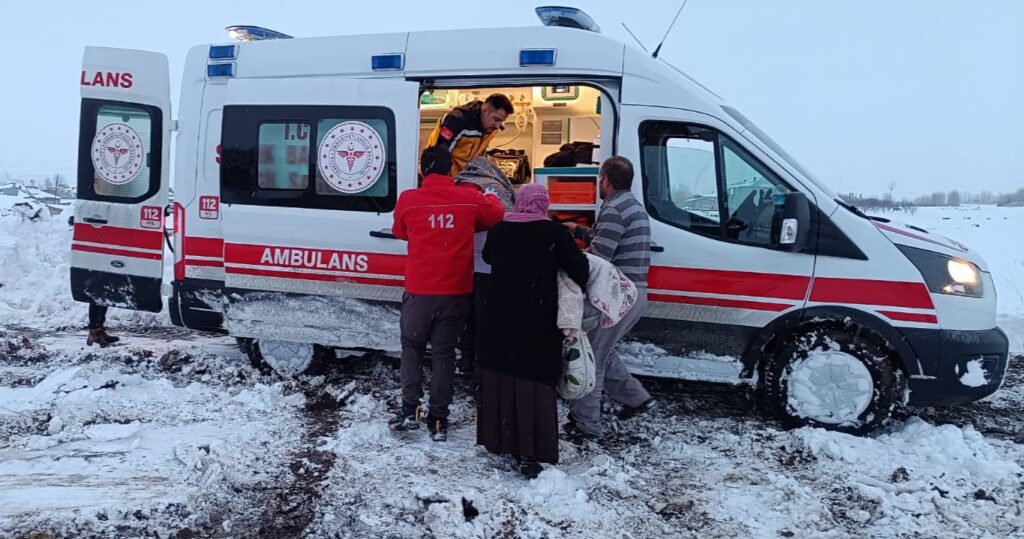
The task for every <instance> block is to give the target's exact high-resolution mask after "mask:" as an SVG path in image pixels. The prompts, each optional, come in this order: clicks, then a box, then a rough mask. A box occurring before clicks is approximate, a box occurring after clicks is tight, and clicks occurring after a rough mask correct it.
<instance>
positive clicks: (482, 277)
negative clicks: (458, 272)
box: [459, 273, 491, 372]
mask: <svg viewBox="0 0 1024 539" xmlns="http://www.w3.org/2000/svg"><path fill="white" fill-rule="evenodd" d="M490 290H491V274H490V273H474V274H473V303H472V304H471V306H470V312H469V317H468V318H467V319H466V329H465V331H463V332H462V336H461V337H459V351H461V352H462V360H461V362H460V363H461V368H462V370H463V372H465V371H468V370H473V369H474V368H476V363H477V362H478V361H480V355H481V351H480V350H481V348H480V346H481V344H482V343H483V339H481V338H480V329H479V328H480V325H481V323H482V322H481V319H482V317H483V312H484V303H485V302H486V301H487V294H488V293H490Z"/></svg>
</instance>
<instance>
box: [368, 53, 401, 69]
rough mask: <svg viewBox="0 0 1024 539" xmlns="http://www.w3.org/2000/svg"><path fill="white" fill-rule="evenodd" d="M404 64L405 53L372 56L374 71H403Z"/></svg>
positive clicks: (371, 63) (371, 64) (371, 62)
mask: <svg viewBox="0 0 1024 539" xmlns="http://www.w3.org/2000/svg"><path fill="white" fill-rule="evenodd" d="M404 65H405V55H404V54H378V55H375V56H373V57H371V58H370V66H371V67H373V70H374V71H401V70H402V67H403V66H404Z"/></svg>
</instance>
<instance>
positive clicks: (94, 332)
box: [85, 328, 121, 348]
mask: <svg viewBox="0 0 1024 539" xmlns="http://www.w3.org/2000/svg"><path fill="white" fill-rule="evenodd" d="M119 340H121V339H119V338H117V337H111V336H110V335H107V332H106V330H104V329H103V328H99V329H90V330H89V336H88V337H86V339H85V345H86V346H92V345H93V344H94V343H95V344H98V345H99V346H100V348H106V347H108V346H110V345H112V344H114V343H116V342H117V341H119Z"/></svg>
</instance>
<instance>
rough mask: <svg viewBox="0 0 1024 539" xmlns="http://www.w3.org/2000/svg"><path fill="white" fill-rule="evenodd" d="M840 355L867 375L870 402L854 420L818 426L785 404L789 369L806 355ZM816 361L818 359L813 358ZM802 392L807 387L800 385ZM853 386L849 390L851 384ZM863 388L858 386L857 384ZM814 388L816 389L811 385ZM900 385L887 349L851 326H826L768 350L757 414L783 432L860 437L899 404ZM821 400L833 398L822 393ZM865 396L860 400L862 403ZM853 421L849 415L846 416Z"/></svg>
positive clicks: (800, 332)
mask: <svg viewBox="0 0 1024 539" xmlns="http://www.w3.org/2000/svg"><path fill="white" fill-rule="evenodd" d="M817 351H821V352H842V353H843V354H846V355H848V356H852V358H854V359H856V360H857V361H859V362H860V364H862V365H863V366H864V367H865V368H866V369H867V372H868V373H869V374H870V375H871V385H872V388H871V395H870V401H868V402H867V404H866V407H865V408H864V409H863V411H861V412H860V413H859V414H857V415H856V419H852V418H846V419H845V420H839V419H836V418H832V420H822V418H821V417H818V418H815V417H808V416H807V415H805V414H802V413H801V411H800V410H797V409H795V408H794V407H793V406H791V404H790V402H789V390H790V387H791V384H792V383H799V382H796V381H795V380H793V379H792V378H791V375H792V374H793V369H794V367H796V366H798V365H800V364H801V363H802V362H803V361H804V360H806V359H807V358H808V357H810V356H811V352H817ZM819 357H820V356H819ZM803 383H804V384H805V387H808V386H807V385H806V384H809V382H807V381H804V382H803ZM851 385H853V384H851ZM862 385H864V384H862ZM813 387H814V388H816V389H817V388H821V387H822V386H821V385H820V384H815V385H814V386H813ZM904 388H905V381H904V378H903V372H902V371H901V370H900V369H899V367H898V358H897V356H896V352H895V351H894V349H893V347H891V346H889V344H888V343H887V342H886V340H885V339H884V338H883V337H881V336H880V335H878V334H876V333H875V332H873V331H870V330H868V329H865V328H863V327H860V326H857V325H846V324H842V323H839V322H826V323H822V324H816V325H814V326H811V327H805V328H801V329H798V330H796V331H795V332H793V333H792V334H790V335H788V336H785V337H782V338H781V341H780V342H779V344H778V345H777V346H775V347H774V348H773V349H772V352H770V354H769V356H768V357H766V358H765V363H763V365H762V369H761V379H760V382H759V384H758V397H759V399H758V400H759V401H760V406H761V408H762V409H763V410H764V411H766V412H767V413H768V414H769V415H770V416H773V417H776V418H778V419H780V420H781V421H782V422H783V424H784V425H785V426H786V427H790V428H792V427H800V426H811V427H819V428H823V429H828V430H834V431H839V432H846V433H849V434H865V433H868V432H871V431H872V430H874V429H876V428H878V427H880V426H882V425H884V424H885V423H887V422H888V421H889V419H890V418H891V417H892V413H893V411H894V410H895V409H896V407H897V406H899V405H901V403H902V401H903V393H904ZM824 394H826V395H828V394H834V391H833V392H832V393H830V392H829V390H827V389H826V390H824ZM867 398H868V397H867V395H866V392H865V394H864V395H862V396H861V397H860V399H862V401H863V400H864V399H867ZM850 415H853V413H850Z"/></svg>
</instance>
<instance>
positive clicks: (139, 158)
mask: <svg viewBox="0 0 1024 539" xmlns="http://www.w3.org/2000/svg"><path fill="white" fill-rule="evenodd" d="M145 160H146V152H145V150H143V148H142V139H141V138H139V134H138V133H136V132H135V130H134V129H132V128H131V127H129V126H128V125H127V124H122V123H113V124H110V125H108V126H106V127H104V128H103V129H100V131H99V133H96V136H95V137H93V139H92V164H93V167H95V168H96V174H97V175H99V177H100V178H102V179H103V180H104V181H106V182H109V183H112V184H114V185H123V184H126V183H128V182H130V181H132V180H134V179H135V178H136V177H137V176H138V175H139V172H140V171H142V164H143V163H144V162H145Z"/></svg>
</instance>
